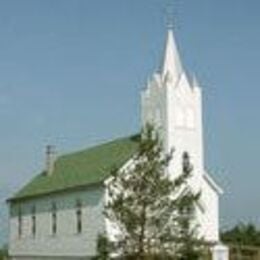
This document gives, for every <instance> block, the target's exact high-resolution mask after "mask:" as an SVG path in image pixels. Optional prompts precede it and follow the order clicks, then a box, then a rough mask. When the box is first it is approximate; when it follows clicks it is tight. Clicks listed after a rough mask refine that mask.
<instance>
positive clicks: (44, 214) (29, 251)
mask: <svg viewBox="0 0 260 260" xmlns="http://www.w3.org/2000/svg"><path fill="white" fill-rule="evenodd" d="M78 201H80V202H81V205H82V206H81V212H82V218H81V219H82V231H81V233H78V229H77V211H76V209H77V203H78ZM53 203H55V205H56V215H57V231H56V234H53V226H52V225H53V219H52V207H53ZM103 206H104V191H103V188H102V187H89V188H86V189H85V190H80V191H74V192H72V191H71V192H66V193H65V192H64V193H59V194H58V193H57V194H55V195H48V196H44V197H39V198H35V199H30V200H26V201H24V202H20V203H12V204H11V207H10V223H9V224H10V227H9V228H10V237H9V254H10V255H11V259H13V260H15V259H19V260H31V259H36V260H37V259H39V260H41V259H45V260H47V259H48V260H52V259H69V260H74V259H81V257H85V258H84V259H86V257H87V256H93V255H94V254H95V250H96V238H97V235H98V234H99V233H101V232H102V231H104V228H105V227H104V226H105V224H104V217H103V214H102V212H103ZM33 207H35V212H36V214H35V216H36V233H35V236H33V232H32V208H33ZM19 209H20V210H21V213H22V225H21V227H22V229H21V236H20V237H19V231H18V230H19V227H18V225H19V224H18V223H19V217H18V212H19Z"/></svg>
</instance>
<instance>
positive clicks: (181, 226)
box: [105, 126, 198, 260]
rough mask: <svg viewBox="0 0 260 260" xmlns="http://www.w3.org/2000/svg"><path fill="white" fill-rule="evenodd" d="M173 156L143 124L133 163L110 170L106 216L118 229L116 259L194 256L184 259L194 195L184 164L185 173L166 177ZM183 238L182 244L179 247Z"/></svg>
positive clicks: (190, 249) (190, 242) (190, 247)
mask: <svg viewBox="0 0 260 260" xmlns="http://www.w3.org/2000/svg"><path fill="white" fill-rule="evenodd" d="M187 156H188V155H187V154H186V157H185V161H184V164H185V163H186V164H187V162H188V157H187ZM171 159H172V152H171V153H169V154H165V153H164V150H163V147H162V143H161V142H160V139H159V136H158V134H157V133H156V132H155V131H154V129H153V127H151V126H147V127H146V128H145V129H144V130H143V131H142V134H141V137H140V138H139V140H138V149H137V152H136V154H135V156H134V157H133V158H132V160H131V163H129V165H128V166H126V167H125V168H124V169H117V168H116V169H114V170H113V171H112V172H111V177H110V179H109V180H108V182H107V188H108V195H109V198H110V199H109V202H108V203H107V206H106V208H105V216H106V217H107V218H108V219H109V220H110V221H111V222H112V223H113V225H115V226H116V227H117V228H116V230H118V232H117V235H116V236H115V237H114V239H113V241H114V242H113V248H114V250H113V253H114V254H115V255H117V256H119V257H120V259H135V260H144V259H149V260H151V259H176V257H175V256H180V254H182V253H183V254H184V255H183V258H179V259H185V260H186V259H196V258H187V257H188V256H190V255H189V254H188V253H194V254H195V250H193V248H194V246H195V244H194V243H193V240H192V238H193V237H194V236H195V233H194V229H192V230H190V222H191V218H193V216H192V215H191V214H190V213H191V210H193V208H194V204H195V202H196V201H197V200H198V195H193V194H192V193H191V192H189V193H186V192H185V190H186V187H187V181H188V179H189V178H190V175H191V168H189V169H188V168H187V165H186V166H185V165H184V167H183V169H184V170H183V173H181V174H180V175H179V176H176V177H175V178H173V179H172V178H170V176H169V172H168V165H169V163H170V161H171ZM185 167H186V168H185ZM189 167H190V165H189ZM187 169H188V170H187ZM184 213H185V214H186V213H188V214H186V215H185V214H184ZM194 241H195V240H194ZM186 242H188V244H187V245H186V247H183V246H181V244H182V243H186ZM173 257H174V258H173Z"/></svg>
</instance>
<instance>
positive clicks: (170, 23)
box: [165, 1, 174, 30]
mask: <svg viewBox="0 0 260 260" xmlns="http://www.w3.org/2000/svg"><path fill="white" fill-rule="evenodd" d="M165 16H166V26H167V29H168V30H171V29H173V24H174V23H173V22H174V19H173V1H168V3H167V6H166V15H165Z"/></svg>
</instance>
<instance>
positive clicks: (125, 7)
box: [0, 0, 260, 243]
mask: <svg viewBox="0 0 260 260" xmlns="http://www.w3.org/2000/svg"><path fill="white" fill-rule="evenodd" d="M169 2H170V0H164V1H161V0H142V1H140V0H131V1H126V0H111V1H105V0H103V1H101V0H55V1H53V0H44V1H40V0H23V1H19V0H2V1H0V39H1V40H0V122H1V123H0V126H1V127H0V205H1V206H0V216H2V219H3V223H5V221H6V214H7V209H6V206H5V202H4V201H5V199H6V198H7V197H8V196H10V195H11V194H12V193H13V192H14V191H16V190H17V188H19V187H21V185H23V184H24V183H25V182H26V181H28V180H29V179H30V178H31V177H33V176H34V175H35V174H37V172H39V171H40V170H41V169H42V168H43V165H44V147H45V146H46V144H48V143H51V144H54V145H56V146H57V149H58V153H60V154H62V153H67V152H70V151H74V150H77V149H81V148H85V147H87V146H90V145H93V144H96V143H99V142H102V141H105V140H110V139H113V138H115V137H118V136H124V135H128V134H131V133H135V132H137V131H138V130H139V126H140V124H139V121H140V116H139V114H140V98H139V94H140V90H141V89H143V88H144V86H145V82H146V80H147V78H148V77H149V76H151V74H152V73H153V72H154V71H155V70H156V69H158V66H159V64H160V61H161V58H162V50H163V45H164V40H165V33H166V26H165V6H167V5H168V3H169ZM174 3H175V6H176V7H177V8H175V11H174V13H175V17H174V20H175V34H176V38H177V41H178V44H179V49H180V52H181V56H182V59H183V63H184V65H185V67H186V69H187V70H188V71H190V72H194V73H196V75H197V77H198V79H199V82H200V83H201V85H202V88H203V98H204V133H205V156H206V164H207V168H208V169H209V171H210V172H211V174H212V175H213V176H214V177H215V179H216V180H218V182H219V183H220V184H221V185H222V187H223V188H224V190H225V195H224V196H223V197H222V198H221V225H222V227H228V226H230V225H233V224H235V223H237V222H239V221H243V220H248V221H255V222H258V223H259V222H260V219H259V218H260V216H259V208H258V205H259V199H260V191H259V181H260V175H259V173H258V171H259V169H258V164H257V163H258V160H259V158H258V155H259V154H260V148H259V147H260V139H259V132H260V122H259V108H260V105H259V100H260V84H259V74H260V33H259V24H260V16H259V8H260V2H259V1H258V0H249V1H244V0H233V1H226V0H219V1H210V0H201V1H188V0H176V1H174ZM4 226H5V224H3V225H1V227H0V236H1V237H4V236H5V234H6V230H7V229H6V228H4ZM3 234H4V235H3ZM3 240H4V239H3V238H1V239H0V241H3ZM0 243H1V242H0Z"/></svg>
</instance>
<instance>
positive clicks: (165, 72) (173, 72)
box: [161, 28, 182, 82]
mask: <svg viewBox="0 0 260 260" xmlns="http://www.w3.org/2000/svg"><path fill="white" fill-rule="evenodd" d="M181 72H182V65H181V61H180V57H179V52H178V49H177V45H176V42H175V39H174V35H173V30H172V28H168V32H167V39H166V45H165V50H164V57H163V63H162V67H161V75H162V78H163V79H164V78H165V77H167V78H170V79H171V81H172V82H176V81H177V80H178V78H179V77H180V74H181Z"/></svg>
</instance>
